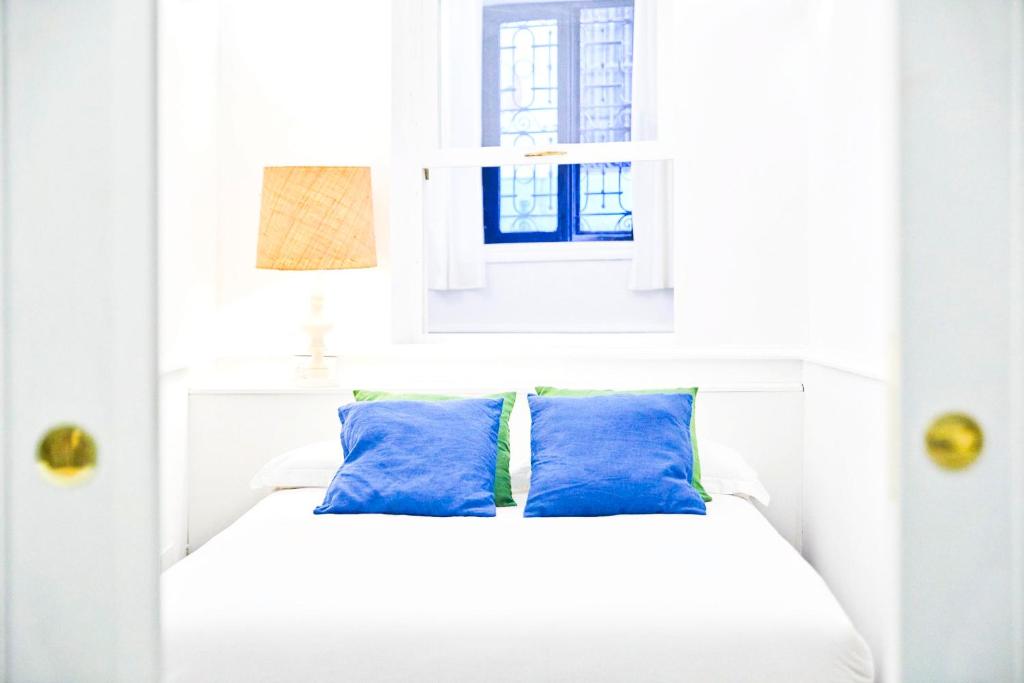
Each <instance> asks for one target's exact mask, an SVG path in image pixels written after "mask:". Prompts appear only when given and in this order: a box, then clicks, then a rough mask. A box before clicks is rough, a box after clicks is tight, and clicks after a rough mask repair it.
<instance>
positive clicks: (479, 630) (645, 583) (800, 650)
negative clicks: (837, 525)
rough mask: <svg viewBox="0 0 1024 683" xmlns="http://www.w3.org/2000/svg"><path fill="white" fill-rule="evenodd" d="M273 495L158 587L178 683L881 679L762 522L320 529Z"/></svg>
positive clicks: (824, 592)
mask: <svg viewBox="0 0 1024 683" xmlns="http://www.w3.org/2000/svg"><path fill="white" fill-rule="evenodd" d="M322 495H323V491H322V490H321V489H296V490H290V491H279V492H277V493H274V494H271V495H270V496H268V497H267V498H266V499H264V500H263V501H261V502H260V503H259V504H257V505H256V506H255V507H254V508H253V509H252V510H250V511H249V512H248V513H246V514H245V515H244V516H243V517H242V518H241V519H240V520H238V521H237V522H236V523H235V524H233V525H232V526H231V527H230V528H228V529H227V530H225V531H224V532H222V533H221V534H220V535H218V536H217V537H215V538H214V539H213V540H211V541H210V542H208V543H207V544H206V545H204V546H203V547H202V548H200V549H199V550H198V551H197V552H196V553H194V554H192V555H190V556H188V557H187V558H185V559H184V560H182V561H181V562H179V563H178V564H176V565H174V566H173V567H171V568H170V569H168V570H167V572H165V574H164V576H163V586H162V587H163V595H162V600H163V622H164V624H163V626H164V644H165V668H166V674H167V675H166V680H167V681H168V682H169V683H193V682H196V683H197V682H199V681H203V682H204V683H206V682H218V683H234V682H235V681H238V682H243V681H244V682H245V683H258V682H262V681H268V682H269V681H327V680H336V681H367V682H371V681H374V682H375V681H452V682H461V681H466V682H469V681H472V682H474V683H475V682H477V681H492V682H495V683H501V682H504V681H518V682H523V681H559V682H568V681H581V682H582V681H586V682H588V683H599V682H602V681H711V682H715V681H729V682H739V681H757V682H759V683H771V682H774V681H778V682H783V681H785V682H786V683H794V682H795V683H799V682H802V681H807V682H812V681H813V682H814V683H824V682H826V681H870V680H872V677H873V674H872V660H871V654H870V652H869V650H868V648H867V646H866V645H865V643H864V641H863V639H862V638H861V637H860V636H859V635H858V634H857V632H856V631H855V630H854V628H853V626H852V625H851V624H850V621H849V619H848V618H847V617H846V615H845V614H844V613H843V611H842V609H841V608H840V606H839V604H838V603H837V602H836V600H835V599H834V597H833V596H832V594H831V593H830V592H829V590H828V588H827V587H826V586H825V584H824V582H823V581H822V580H821V578H820V577H819V576H818V575H817V574H816V573H815V572H814V570H813V569H812V568H811V567H810V566H809V565H808V564H807V563H806V562H805V561H804V560H803V559H802V558H801V557H800V556H799V554H798V553H797V552H796V551H795V550H794V549H793V548H792V547H791V546H790V545H789V544H788V543H786V541H785V540H784V539H783V538H782V537H781V536H779V535H778V533H776V531H775V530H774V529H773V528H772V527H771V526H770V525H769V524H768V522H767V520H765V518H764V517H763V516H762V515H761V514H760V513H759V512H758V511H757V510H756V509H755V508H754V507H753V506H752V505H750V503H748V502H746V501H745V500H742V499H740V498H736V497H732V496H724V495H723V496H717V497H716V498H715V500H714V501H713V502H711V503H710V504H709V505H708V514H707V516H706V517H698V516H689V515H644V516H619V517H603V518H560V519H524V518H522V516H521V509H522V508H510V509H503V510H499V513H498V517H497V518H492V519H485V518H447V519H441V518H426V517H422V518H419V517H399V516H386V515H321V516H314V515H313V514H312V509H313V507H314V506H315V505H316V504H317V503H319V502H320V499H321V498H322Z"/></svg>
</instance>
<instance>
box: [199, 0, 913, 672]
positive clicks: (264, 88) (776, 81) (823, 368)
mask: <svg viewBox="0 0 1024 683" xmlns="http://www.w3.org/2000/svg"><path fill="white" fill-rule="evenodd" d="M887 4H888V3H885V2H883V1H882V0H873V1H872V2H870V3H867V4H861V3H856V4H854V3H840V2H836V3H834V4H833V3H832V2H828V1H826V0H783V1H781V2H772V3H764V2H759V1H757V0H731V1H730V2H726V3H723V2H721V1H719V0H693V1H691V2H687V3H678V4H676V5H674V10H675V11H674V13H673V14H674V15H675V20H676V21H677V22H678V23H677V29H676V30H677V32H678V35H679V42H680V46H681V48H680V49H681V58H680V61H679V63H678V64H676V65H674V66H673V69H674V71H675V72H676V73H677V75H678V82H679V88H680V90H681V91H682V92H684V93H686V96H685V97H684V98H683V101H682V104H681V109H680V111H679V112H678V121H677V123H678V128H679V130H680V134H681V139H680V144H681V146H682V151H683V154H682V157H683V158H684V161H685V163H683V164H682V167H677V169H676V172H677V173H679V174H681V175H682V177H683V178H684V179H685V182H684V183H682V185H683V190H682V192H681V194H680V195H679V196H678V197H676V202H675V206H676V212H677V218H678V225H677V227H678V235H679V239H680V240H681V244H682V249H681V251H680V253H681V258H680V259H678V261H677V264H676V272H677V277H678V282H679V286H678V287H677V289H676V291H675V297H676V298H677V299H678V301H677V304H676V308H675V313H676V316H675V317H676V319H675V322H674V325H675V329H676V335H675V336H674V337H673V338H672V340H670V342H669V343H671V344H673V346H672V349H671V351H670V353H674V354H679V357H688V358H690V359H691V360H692V361H693V362H696V363H699V362H701V360H702V359H705V360H706V359H708V358H715V359H716V360H715V362H714V368H715V373H716V375H715V376H718V377H730V378H731V381H736V382H743V381H744V377H747V378H748V379H749V378H750V377H752V375H751V370H750V368H751V366H750V365H749V363H751V362H752V361H751V360H750V359H756V358H760V359H762V360H765V359H771V358H773V357H774V358H779V359H783V358H798V359H799V358H803V357H805V356H809V357H810V358H812V359H813V361H814V362H813V363H809V364H806V365H802V366H800V367H801V370H800V371H799V372H801V373H802V379H803V380H804V382H805V384H806V388H807V393H806V396H805V400H804V411H805V414H804V415H803V416H802V419H800V420H791V421H789V422H787V424H788V425H789V427H788V428H790V429H792V430H795V431H796V432H797V433H801V434H802V445H803V448H804V449H805V450H806V457H803V455H804V454H802V453H800V452H793V453H791V454H789V457H791V458H793V462H798V463H800V465H799V466H798V467H797V470H798V471H799V470H801V469H802V470H803V471H804V474H803V478H802V481H800V482H797V483H795V484H793V485H792V486H789V485H788V484H783V485H784V486H787V488H786V489H785V490H786V492H787V494H788V495H789V496H792V497H793V501H791V502H792V503H793V505H795V506H797V508H800V507H802V517H803V543H804V548H805V549H806V554H807V556H808V557H809V558H810V559H811V561H812V562H813V563H814V564H815V565H816V566H818V568H819V570H820V571H821V572H822V574H823V576H824V577H825V579H826V581H827V582H828V583H829V585H830V586H831V587H832V588H833V590H834V591H835V592H836V594H837V596H838V597H839V599H840V601H841V602H842V603H843V604H844V606H845V607H846V609H847V610H848V612H849V613H850V614H851V616H852V617H853V619H854V621H855V623H856V624H857V626H858V628H860V629H861V631H862V632H863V633H864V634H865V636H866V637H867V638H868V640H869V642H870V644H871V645H872V647H873V649H874V650H875V653H876V656H878V657H879V660H880V663H881V666H882V669H883V672H888V671H891V670H892V666H893V665H894V664H893V662H894V655H893V651H894V650H893V646H892V639H893V634H892V632H891V628H890V619H889V618H888V615H890V614H891V613H892V602H891V599H892V598H893V594H892V593H891V592H889V591H890V589H891V587H892V583H891V582H892V576H891V574H892V572H893V571H894V566H895V564H894V562H895V560H894V559H893V557H892V556H891V554H890V545H889V543H890V540H891V539H890V535H891V529H890V525H889V524H888V519H887V518H886V516H885V515H886V514H887V512H888V511H889V510H890V507H891V505H892V502H893V499H892V497H891V491H892V486H893V483H892V480H891V477H890V473H891V468H890V463H889V460H888V455H887V453H888V450H889V443H888V441H887V437H886V435H887V434H888V431H887V430H888V429H889V422H888V420H889V419H890V414H889V413H888V412H887V411H888V406H889V403H888V401H889V396H890V395H889V390H890V389H889V384H888V377H889V358H888V355H887V354H888V349H889V345H890V342H891V327H890V326H889V325H888V321H889V317H888V316H889V312H888V309H887V307H888V306H889V305H890V303H889V302H890V298H889V297H891V294H892V292H891V288H892V280H891V279H890V278H891V276H892V272H893V264H892V262H891V261H886V258H889V257H890V256H891V253H892V244H891V242H890V241H889V240H891V239H892V238H891V235H892V231H893V223H892V217H891V215H890V211H891V210H892V203H891V201H892V200H891V194H890V193H891V190H890V189H889V188H890V187H891V186H892V182H893V176H892V173H893V168H892V165H893V162H892V159H891V158H890V155H891V153H892V144H893V139H892V138H891V137H889V136H891V135H892V129H891V120H890V119H889V117H890V116H891V115H892V111H893V110H892V99H891V92H890V88H891V76H892V74H891V71H890V69H891V68H892V61H891V58H892V54H891V50H890V40H891V33H890V32H887V31H888V29H889V28H890V27H891V17H889V16H888V15H887V10H886V6H887ZM355 16H358V17H359V20H358V21H353V20H352V17H355ZM219 21H220V32H219V35H220V41H221V47H220V53H219V54H220V56H219V60H220V61H219V65H218V66H217V68H216V69H215V72H216V74H217V79H218V83H219V86H220V88H219V91H218V100H217V107H216V110H217V115H216V126H217V136H216V137H217V146H216V156H217V173H216V176H217V179H216V187H217V200H216V205H217V221H216V228H215V230H213V234H212V235H209V234H208V235H206V238H207V239H208V240H211V239H212V240H214V241H215V243H216V262H217V265H216V272H217V275H216V286H215V287H214V289H215V295H214V298H215V306H216V315H215V316H214V318H213V322H212V324H211V325H209V326H208V329H209V331H210V336H211V340H210V342H209V344H208V345H207V348H209V349H212V352H213V355H216V356H218V357H221V358H244V357H250V358H258V357H261V356H263V357H274V358H284V357H287V356H288V355H290V354H292V353H295V352H296V351H298V350H300V349H301V348H302V347H303V338H302V336H301V333H300V331H299V327H298V325H299V322H300V320H301V319H302V316H303V315H304V313H305V310H304V306H305V300H306V291H307V287H308V284H309V278H308V277H305V276H304V275H303V274H294V273H276V272H262V271H256V270H255V269H254V268H253V255H254V254H255V241H256V226H257V219H258V210H259V209H258V206H259V202H258V199H259V190H260V170H261V169H262V167H263V166H264V165H269V164H299V163H325V164H343V163H345V164H358V163H367V164H371V165H373V166H374V169H375V178H374V182H375V211H376V212H377V215H378V232H379V247H378V253H379V255H380V257H381V259H382V265H381V267H380V268H378V269H375V270H367V271H353V272H339V273H332V274H328V276H329V291H330V292H331V296H332V297H333V301H332V302H330V303H329V305H331V304H333V309H332V310H333V315H334V318H335V320H336V328H337V329H336V330H335V333H334V334H333V336H332V338H331V340H330V341H331V342H332V344H333V348H335V349H340V350H341V353H342V356H343V357H342V361H343V371H348V372H351V373H353V374H354V375H358V374H359V372H360V371H359V369H358V368H359V367H360V364H362V363H364V362H371V365H368V366H366V367H380V368H381V373H382V374H381V375H380V377H381V384H388V385H392V386H397V385H398V384H400V383H401V382H402V381H403V378H406V377H409V376H411V375H412V374H413V373H415V372H416V370H415V363H412V364H410V363H409V362H407V361H408V359H407V358H406V354H407V352H406V351H397V350H395V349H392V348H391V344H392V341H393V338H392V314H391V311H392V301H394V300H400V299H401V298H402V297H401V296H398V299H393V297H392V290H394V291H398V290H404V291H405V294H404V295H402V296H413V297H416V296H422V288H421V283H419V282H415V281H413V282H410V281H409V279H408V278H407V277H406V276H405V274H403V273H400V272H397V273H396V272H393V271H392V270H391V268H390V264H389V263H388V256H389V253H390V251H389V249H388V239H389V235H394V236H395V239H396V240H401V239H402V236H403V235H404V234H406V233H408V232H409V231H411V230H415V229H417V227H416V226H415V225H411V226H410V225H406V224H405V221H404V219H403V221H402V224H401V225H394V226H390V225H389V220H388V218H389V217H388V215H387V214H388V208H389V203H390V202H391V200H392V198H391V197H390V196H389V194H390V193H389V187H388V186H387V184H386V183H385V182H384V180H385V178H386V174H387V171H388V170H389V169H388V168H387V164H388V161H389V159H390V157H389V155H390V145H391V139H392V121H391V110H392V102H391V99H392V94H391V93H392V90H391V83H392V80H391V79H392V76H391V64H390V58H391V57H390V55H391V30H392V27H391V16H390V15H389V7H388V3H366V2H327V1H326V0H321V1H314V0H302V1H301V2H298V3H276V2H256V3H241V2H235V1H233V0H223V2H222V3H221V10H220V20H219ZM879 27H881V28H882V30H881V31H879ZM353 93H359V95H360V96H359V98H358V100H356V98H354V97H353ZM398 93H399V94H398V95H396V97H399V96H402V95H403V94H404V91H403V90H402V89H401V88H399V90H398ZM394 105H395V107H396V108H401V107H403V106H405V105H404V104H403V102H399V101H395V102H394ZM414 176H415V174H412V175H411V176H410V177H409V178H408V182H409V183H410V184H411V185H416V184H418V183H419V179H418V178H417V177H414ZM405 180H406V179H405V178H399V179H396V180H395V182H399V183H404V182H405ZM399 187H400V190H399V191H401V192H402V194H403V198H398V200H397V201H398V203H401V202H403V201H404V202H408V201H412V199H410V198H406V197H405V195H406V193H405V189H406V186H405V185H403V184H399ZM409 197H411V198H414V197H415V195H414V194H410V195H409ZM396 215H397V211H396ZM402 215H403V216H404V215H405V214H404V213H403V214H402ZM396 246H398V247H400V246H401V245H396ZM580 263H583V264H586V263H587V262H580ZM611 263H618V264H619V265H620V266H623V265H625V263H626V262H624V261H619V262H614V261H613V262H611ZM507 266H508V264H500V263H494V264H491V266H490V268H491V273H490V275H492V276H493V279H494V280H495V281H499V282H501V281H504V280H503V278H504V275H505V273H503V269H504V270H505V271H509V272H510V273H511V271H512V269H510V268H507ZM581 267H583V268H586V267H587V266H586V265H583V266H581ZM508 280H509V282H511V281H513V280H514V278H508ZM463 298H465V296H463ZM477 303H478V304H479V303H480V302H477ZM506 303H508V302H506ZM661 305H663V303H652V309H651V311H650V314H651V315H652V316H654V317H652V318H651V320H654V319H655V317H656V316H658V315H661V313H660V312H659V309H658V307H659V306H661ZM396 310H397V309H396ZM481 310H482V309H481ZM612 315H615V314H614V313H612ZM450 320H451V319H450V318H449V321H450ZM546 320H548V321H549V322H550V318H548V319H546ZM418 324H419V321H414V322H412V323H411V324H410V323H409V321H401V324H400V325H398V327H399V328H402V327H405V328H408V327H410V326H412V327H415V326H416V325H418ZM448 329H457V328H456V327H449V328H448ZM496 329H497V328H496ZM578 341H579V337H577V340H567V339H565V338H557V337H556V338H547V339H545V340H544V343H545V344H548V343H550V344H555V345H558V346H560V347H561V348H562V349H563V353H567V352H568V351H567V349H569V348H572V347H573V346H574V345H576V344H577V342H578ZM446 342H452V340H446ZM634 342H635V340H633V339H625V340H623V341H622V342H620V343H614V342H613V343H610V344H607V345H606V347H605V348H604V349H603V350H602V353H603V354H604V357H606V358H608V362H609V363H614V358H615V357H616V354H617V353H622V354H624V355H628V354H630V353H632V352H635V350H636V349H635V347H631V346H630V345H631V344H633V343H634ZM455 343H457V344H459V348H461V349H466V352H467V354H468V355H472V354H477V355H478V356H479V355H480V354H483V353H485V352H486V353H487V354H488V355H487V358H488V362H490V363H494V364H500V363H501V361H502V360H503V359H508V358H512V357H515V358H518V359H519V363H520V365H526V366H527V367H533V368H534V370H539V369H542V368H546V370H545V372H547V373H548V375H547V376H549V377H550V378H551V379H550V380H549V381H550V382H552V383H557V382H558V381H562V382H563V383H565V382H572V381H573V377H571V376H569V375H568V374H567V372H561V371H560V370H559V366H558V363H557V362H556V363H551V362H546V361H545V358H546V357H548V356H550V350H549V347H545V346H542V345H541V344H540V343H537V344H533V343H532V342H529V343H528V342H525V341H524V342H520V341H519V340H518V339H517V340H516V341H515V342H513V344H512V345H511V346H509V345H495V344H494V343H493V341H492V340H489V339H488V338H486V337H484V338H474V339H462V340H458V341H457V342H455ZM370 349H372V353H373V354H374V355H375V358H374V360H373V361H365V359H364V358H363V357H362V353H363V352H364V351H366V350H370ZM445 353H446V352H443V351H440V350H439V349H438V348H437V347H434V348H426V349H422V350H421V352H418V353H416V354H413V357H414V358H418V362H420V363H424V364H433V363H436V362H437V360H438V358H439V357H443V356H445ZM447 353H448V355H451V351H450V350H449V352H447ZM455 353H456V355H458V354H459V353H461V351H458V352H455ZM388 354H392V355H393V356H394V357H395V358H399V357H401V358H406V361H403V362H399V363H397V364H396V363H389V362H383V361H381V358H386V357H388ZM524 356H525V357H526V361H524V360H523V357H524ZM530 359H533V360H534V361H536V363H535V364H534V365H532V366H531V365H530ZM461 360H463V361H464V360H465V358H461ZM656 361H657V355H656V354H655V355H654V356H652V362H656ZM780 362H781V361H780ZM372 363H377V364H378V366H372ZM769 364H770V363H769ZM259 367H263V370H262V372H264V374H265V376H266V377H271V378H273V379H272V380H271V381H272V382H279V383H280V382H287V380H288V378H287V373H286V372H285V373H282V372H279V370H271V369H268V368H269V365H267V366H260V365H258V363H257V365H255V366H254V365H248V366H247V368H248V369H247V373H252V372H256V373H257V374H259V373H260V372H261V370H259V369H258V368H259ZM253 368H257V369H256V370H253ZM388 368H390V370H388ZM837 368H839V369H837ZM849 370H853V372H849ZM403 373H404V374H403ZM790 377H791V378H793V376H792V375H790ZM575 379H576V382H577V383H579V382H584V381H585V378H579V377H578V378H575ZM679 379H680V380H681V379H682V378H679ZM220 381H222V382H225V383H227V384H231V382H232V380H223V379H222V380H220ZM672 383H673V384H678V383H679V382H678V381H675V380H674V381H673V382H672ZM683 383H686V382H683ZM837 435H839V436H837ZM738 438H739V440H740V441H743V438H742V436H740V437H738ZM723 440H726V439H723ZM744 443H746V442H744ZM740 445H743V444H740ZM750 450H752V453H751V454H750V455H751V459H753V460H755V461H756V460H758V459H759V458H761V457H763V454H759V453H758V452H757V450H756V445H755V444H751V445H750ZM795 450H796V451H799V450H800V448H799V445H798V446H797V447H796V449H795ZM772 457H775V456H772ZM858 463H859V464H861V465H862V467H861V468H857V469H852V468H853V465H854V464H858ZM758 464H759V465H761V467H762V469H765V470H766V471H768V472H772V471H775V472H779V471H782V470H778V469H776V468H775V467H773V465H772V464H771V463H768V462H765V461H761V462H759V463H758ZM787 471H789V470H787ZM861 472H864V473H869V474H867V475H864V474H861ZM837 474H838V475H839V476H836V475H837ZM872 475H873V476H872ZM773 476H774V475H773ZM789 484H792V482H789ZM801 490H802V491H803V494H802V496H801V494H800V491H801ZM797 508H794V511H793V516H792V517H789V516H788V515H789V513H788V512H787V513H786V515H785V518H786V519H788V520H790V521H788V522H785V524H790V525H791V524H794V523H797V522H795V521H794V520H798V519H799V517H800V516H801V514H800V512H798V511H797ZM789 528H790V529H791V531H792V529H793V527H792V526H790V527H789ZM788 535H790V536H791V537H792V538H794V539H795V542H797V543H799V538H800V534H799V533H798V532H796V531H792V533H789V534H788ZM851 558H853V559H852V560H851ZM888 679H889V680H895V679H894V678H893V677H892V676H891V675H890V676H888Z"/></svg>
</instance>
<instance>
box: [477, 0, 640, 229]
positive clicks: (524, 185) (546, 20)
mask: <svg viewBox="0 0 1024 683" xmlns="http://www.w3.org/2000/svg"><path fill="white" fill-rule="evenodd" d="M632 72H633V3H632V2H631V1H629V0H611V1H603V0H596V1H593V0H592V1H590V2H581V1H555V2H519V3H509V4H498V5H487V6H485V7H484V17H483V82H482V85H483V87H482V96H483V101H482V117H483V121H482V124H483V125H482V131H483V144H484V145H485V146H503V147H514V146H531V147H536V146H543V145H550V144H555V143H595V142H628V141H629V140H630V130H631V103H632ZM630 171H631V168H630V164H629V163H628V162H618V163H616V162H610V163H587V164H563V165H555V164H552V165H513V166H501V167H488V168H484V169H483V170H482V175H483V203H484V206H483V213H484V241H485V243H487V244H501V243H508V242H569V241H578V240H632V239H633V213H632V184H631V172H630Z"/></svg>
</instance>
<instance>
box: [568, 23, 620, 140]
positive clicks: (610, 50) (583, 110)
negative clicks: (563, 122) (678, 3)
mask: <svg viewBox="0 0 1024 683" xmlns="http://www.w3.org/2000/svg"><path fill="white" fill-rule="evenodd" d="M579 68H580V93H579V100H580V101H579V116H580V118H579V122H580V124H579V125H580V139H579V141H580V142H625V141H627V140H629V133H630V123H631V121H630V115H631V103H632V101H633V98H632V90H633V87H632V86H633V7H632V6H623V7H597V8H590V9H581V10H580V67H579Z"/></svg>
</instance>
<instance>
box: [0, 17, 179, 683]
mask: <svg viewBox="0 0 1024 683" xmlns="http://www.w3.org/2000/svg"><path fill="white" fill-rule="evenodd" d="M3 11H4V23H5V25H6V35H5V40H6V44H5V46H4V48H5V52H4V62H5V66H6V73H7V81H6V83H5V92H4V95H5V100H6V113H7V119H6V130H5V154H6V162H7V178H6V180H7V184H6V190H7V192H6V196H5V200H6V204H7V214H6V219H7V220H6V222H5V230H4V237H5V245H4V246H5V249H4V252H5V256H6V267H5V268H4V272H3V277H4V286H3V290H2V291H3V294H4V302H3V303H4V310H5V319H4V325H5V335H6V339H7V345H6V349H5V350H6V356H7V357H6V368H7V373H6V376H5V378H4V379H5V387H4V388H5V392H6V396H5V398H6V401H5V403H6V406H5V407H6V415H5V420H4V425H5V430H4V439H5V443H4V446H5V457H6V460H7V463H6V465H7V468H6V473H5V474H6V476H7V482H6V486H7V488H6V493H7V512H8V514H7V515H6V518H5V523H6V526H7V547H6V552H7V559H8V574H7V581H8V586H7V589H8V590H7V605H6V608H7V617H8V625H9V628H8V629H7V633H6V636H7V644H8V648H7V674H8V679H9V680H11V681H15V682H17V681H150V680H156V678H157V647H158V642H159V637H158V636H159V631H158V619H157V604H158V548H157V517H156V515H157V512H156V511H157V505H156V504H157V501H156V426H155V425H156V347H155V344H156V335H155V330H156V277H155V264H156V260H155V203H156V200H155V193H154V188H155V142H154V140H155V133H154V124H155V114H154V112H155V106H154V105H155V103H154V92H155V83H154V74H155V56H154V55H155V25H154V21H155V12H154V8H153V6H152V4H150V3H146V2H133V1H131V0H61V1H59V2H54V1H47V2H38V1H36V0H9V1H8V2H6V3H5V4H4V7H3ZM61 423H74V424H76V425H79V426H81V427H82V428H84V429H85V430H86V431H87V432H88V433H90V434H91V435H92V437H93V438H94V439H95V443H96V447H97V451H96V452H97V465H96V468H95V471H94V473H93V475H92V476H91V477H89V478H87V479H86V480H84V481H82V482H79V483H76V484H74V485H67V484H59V483H54V481H53V480H52V478H48V477H46V476H43V474H42V471H41V469H40V467H39V466H38V465H37V463H36V459H35V453H36V449H37V445H38V443H39V440H40V438H41V437H42V435H43V434H44V433H45V432H46V431H47V430H48V429H49V428H51V427H53V426H54V425H58V424H61Z"/></svg>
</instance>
